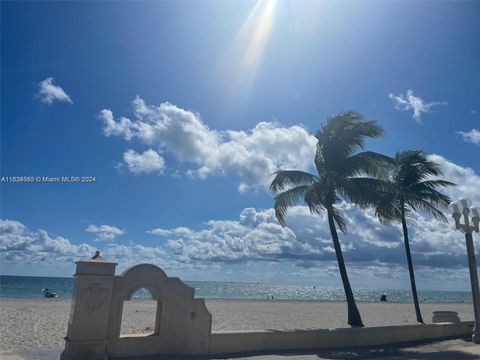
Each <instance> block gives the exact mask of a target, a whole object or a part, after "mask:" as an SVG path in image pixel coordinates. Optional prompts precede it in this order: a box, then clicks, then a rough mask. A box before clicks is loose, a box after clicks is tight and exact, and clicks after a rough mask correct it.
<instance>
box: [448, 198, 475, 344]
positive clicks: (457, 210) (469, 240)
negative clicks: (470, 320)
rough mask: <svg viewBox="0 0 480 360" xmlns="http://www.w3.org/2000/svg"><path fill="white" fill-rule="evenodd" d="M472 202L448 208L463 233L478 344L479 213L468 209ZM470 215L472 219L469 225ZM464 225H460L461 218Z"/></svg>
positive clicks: (466, 201) (457, 203)
mask: <svg viewBox="0 0 480 360" xmlns="http://www.w3.org/2000/svg"><path fill="white" fill-rule="evenodd" d="M471 205H472V202H471V201H470V200H469V199H465V198H461V199H459V200H458V201H457V202H452V203H451V204H450V205H449V208H450V210H451V212H452V216H453V218H454V219H455V227H456V228H457V229H458V230H460V231H462V232H464V233H465V242H466V244H467V257H468V268H469V270H470V284H471V286H472V300H473V312H474V314H475V327H474V329H473V335H472V340H473V342H474V343H476V344H480V290H479V288H478V273H477V262H476V260H475V248H474V246H473V232H474V231H475V232H477V233H478V232H479V229H478V227H479V223H480V211H479V210H478V209H477V208H476V207H472V208H470V206H471ZM470 213H471V214H472V219H471V223H470V218H469V216H470ZM462 215H463V219H464V223H463V224H462V223H460V220H461V218H462Z"/></svg>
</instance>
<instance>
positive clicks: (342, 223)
mask: <svg viewBox="0 0 480 360" xmlns="http://www.w3.org/2000/svg"><path fill="white" fill-rule="evenodd" d="M333 219H334V220H335V222H336V223H337V225H338V228H339V229H340V231H341V232H342V233H344V234H346V233H347V223H346V222H345V219H344V218H343V217H342V215H341V214H340V210H339V209H338V208H337V207H336V206H333Z"/></svg>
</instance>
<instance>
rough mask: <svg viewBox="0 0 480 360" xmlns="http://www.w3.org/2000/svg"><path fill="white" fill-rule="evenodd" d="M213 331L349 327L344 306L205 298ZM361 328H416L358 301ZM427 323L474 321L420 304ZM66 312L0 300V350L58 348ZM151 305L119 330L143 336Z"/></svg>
mask: <svg viewBox="0 0 480 360" xmlns="http://www.w3.org/2000/svg"><path fill="white" fill-rule="evenodd" d="M206 304H207V307H208V309H209V311H210V312H211V313H212V317H213V331H223V330H259V329H274V330H295V329H302V330H306V329H322V328H341V327H348V325H347V318H346V303H344V302H334V301H292V300H217V299H215V300H214V299H212V300H206ZM358 307H359V309H360V312H361V314H362V317H363V320H364V323H365V325H366V326H386V325H404V324H415V314H414V310H413V305H412V304H409V303H393V302H387V303H380V302H363V303H362V302H359V303H358ZM421 308H422V312H423V316H424V319H425V321H426V322H430V321H431V317H432V312H433V311H437V310H450V311H457V312H458V313H459V316H460V318H461V319H462V320H473V309H472V305H471V304H468V303H422V304H421ZM69 311H70V300H67V299H43V298H42V299H25V298H0V338H1V342H0V350H1V351H12V350H34V349H52V348H63V346H64V342H63V337H64V336H65V334H66V329H67V321H68V316H69ZM153 314H154V303H153V302H152V301H148V300H133V301H132V303H131V304H129V306H126V307H125V312H124V323H122V330H123V331H124V332H125V333H138V332H148V330H149V327H150V326H151V324H152V322H153V321H152V316H153Z"/></svg>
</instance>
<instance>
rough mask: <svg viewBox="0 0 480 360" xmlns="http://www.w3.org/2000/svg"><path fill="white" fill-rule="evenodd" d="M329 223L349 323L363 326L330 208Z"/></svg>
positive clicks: (328, 212)
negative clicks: (345, 299)
mask: <svg viewBox="0 0 480 360" xmlns="http://www.w3.org/2000/svg"><path fill="white" fill-rule="evenodd" d="M327 214H328V225H329V226H330V233H331V234H332V240H333V246H334V248H335V254H336V255H337V261H338V268H339V270H340V276H341V278H342V283H343V289H344V290H345V296H346V298H347V305H348V324H349V325H350V326H358V327H363V326H364V325H363V322H362V318H361V316H360V312H359V311H358V308H357V304H356V303H355V298H354V297H353V292H352V287H351V286H350V281H349V280H348V275H347V269H346V268H345V261H344V260H343V253H342V248H341V246H340V240H339V239H338V234H337V228H336V227H335V223H334V220H333V210H332V209H328V210H327Z"/></svg>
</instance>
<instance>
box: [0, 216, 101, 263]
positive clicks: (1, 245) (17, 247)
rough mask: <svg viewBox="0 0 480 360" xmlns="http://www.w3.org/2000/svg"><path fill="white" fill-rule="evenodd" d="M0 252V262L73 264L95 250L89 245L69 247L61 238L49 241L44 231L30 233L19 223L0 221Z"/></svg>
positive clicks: (49, 238)
mask: <svg viewBox="0 0 480 360" xmlns="http://www.w3.org/2000/svg"><path fill="white" fill-rule="evenodd" d="M0 252H1V254H2V261H15V262H20V263H21V262H25V263H39V262H46V263H53V262H72V263H73V262H74V261H77V260H78V259H80V258H85V257H87V256H91V254H93V253H94V252H95V248H93V247H91V246H90V245H88V244H79V245H75V244H72V243H71V242H70V240H68V239H65V238H63V237H61V236H57V237H51V236H50V235H48V233H47V232H46V231H44V230H37V231H34V232H32V231H29V230H28V229H27V228H26V227H25V225H23V224H22V223H21V222H19V221H15V220H1V219H0Z"/></svg>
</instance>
